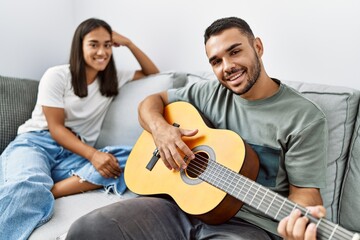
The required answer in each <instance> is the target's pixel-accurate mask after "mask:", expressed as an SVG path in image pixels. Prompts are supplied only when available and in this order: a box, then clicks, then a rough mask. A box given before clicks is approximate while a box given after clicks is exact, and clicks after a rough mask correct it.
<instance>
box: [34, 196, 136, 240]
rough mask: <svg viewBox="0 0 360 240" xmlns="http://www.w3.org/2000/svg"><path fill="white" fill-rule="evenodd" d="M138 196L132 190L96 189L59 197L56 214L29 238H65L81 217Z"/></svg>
mask: <svg viewBox="0 0 360 240" xmlns="http://www.w3.org/2000/svg"><path fill="white" fill-rule="evenodd" d="M133 197H136V195H135V194H134V193H132V192H131V191H126V192H125V194H123V195H122V196H117V195H114V194H108V193H105V192H104V191H103V190H95V191H90V192H86V193H81V194H76V195H71V196H67V197H62V198H58V199H56V201H55V206H54V215H53V217H52V218H51V220H50V221H49V222H47V223H46V224H44V225H42V226H40V227H39V228H37V229H35V231H34V232H33V233H32V234H31V235H30V238H29V240H48V239H59V240H60V239H65V236H66V233H67V231H68V230H69V228H70V225H71V224H72V223H73V222H75V220H76V219H78V218H79V217H81V216H83V215H85V214H87V213H89V212H91V211H93V210H95V209H97V208H100V207H103V206H106V205H109V204H112V203H115V202H118V201H121V200H124V199H127V198H133Z"/></svg>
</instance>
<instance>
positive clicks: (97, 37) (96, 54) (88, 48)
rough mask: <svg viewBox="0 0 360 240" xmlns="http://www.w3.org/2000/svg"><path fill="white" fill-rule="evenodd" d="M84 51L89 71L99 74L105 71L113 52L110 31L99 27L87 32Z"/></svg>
mask: <svg viewBox="0 0 360 240" xmlns="http://www.w3.org/2000/svg"><path fill="white" fill-rule="evenodd" d="M83 53H84V60H85V63H86V71H87V72H88V73H90V72H92V73H95V74H97V73H98V72H99V71H103V70H104V69H105V68H106V66H107V65H108V63H109V61H110V58H111V54H112V40H111V35H110V34H109V32H108V31H106V29H105V28H103V27H99V28H96V29H94V30H92V31H91V32H89V33H88V34H86V35H85V37H84V40H83ZM89 71H90V72H89Z"/></svg>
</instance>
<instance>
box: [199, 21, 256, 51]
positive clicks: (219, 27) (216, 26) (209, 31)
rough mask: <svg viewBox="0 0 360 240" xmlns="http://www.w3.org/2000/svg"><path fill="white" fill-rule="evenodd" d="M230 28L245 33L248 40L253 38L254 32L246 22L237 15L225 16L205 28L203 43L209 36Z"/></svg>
mask: <svg viewBox="0 0 360 240" xmlns="http://www.w3.org/2000/svg"><path fill="white" fill-rule="evenodd" d="M230 28H237V29H238V30H239V31H240V32H241V33H243V34H245V35H246V36H247V37H248V39H249V40H252V39H254V34H253V32H252V30H251V28H250V26H249V24H247V22H245V21H244V20H243V19H241V18H238V17H227V18H220V19H218V20H216V21H214V22H213V23H212V24H211V25H210V26H209V27H207V28H206V30H205V34H204V43H205V44H206V42H207V41H208V40H209V38H210V37H211V36H213V35H216V34H219V33H221V32H222V31H224V30H227V29H230Z"/></svg>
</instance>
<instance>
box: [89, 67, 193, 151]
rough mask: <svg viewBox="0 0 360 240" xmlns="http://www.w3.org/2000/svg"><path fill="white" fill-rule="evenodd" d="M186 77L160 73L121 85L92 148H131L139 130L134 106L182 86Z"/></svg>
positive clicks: (178, 74)
mask: <svg viewBox="0 0 360 240" xmlns="http://www.w3.org/2000/svg"><path fill="white" fill-rule="evenodd" d="M185 82H186V74H184V73H177V72H164V73H159V74H155V75H150V76H148V77H145V78H143V79H139V80H136V81H131V82H129V83H127V84H125V85H124V86H123V87H122V88H121V89H120V92H119V95H118V96H116V98H115V99H114V101H113V102H112V103H111V106H110V108H109V110H108V112H107V114H106V116H105V119H104V122H103V125H102V128H101V132H100V136H99V138H98V140H97V142H96V144H95V147H97V148H102V147H105V146H108V145H134V144H135V143H136V140H137V139H138V137H139V136H140V134H141V132H142V131H143V129H142V128H141V126H140V124H139V121H138V113H137V109H138V105H139V103H140V102H141V101H142V100H143V99H144V98H145V97H147V96H148V95H151V94H153V93H156V92H160V91H165V90H168V89H170V88H178V87H182V86H184V84H185Z"/></svg>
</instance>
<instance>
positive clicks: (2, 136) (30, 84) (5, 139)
mask: <svg viewBox="0 0 360 240" xmlns="http://www.w3.org/2000/svg"><path fill="white" fill-rule="evenodd" d="M38 85H39V81H35V80H29V79H22V78H14V77H5V76H1V75H0V154H1V153H2V152H3V150H4V149H5V148H6V146H7V145H8V144H9V143H10V141H12V140H13V139H14V138H15V136H16V134H17V129H18V127H19V126H20V125H21V124H23V123H24V122H25V121H26V120H28V119H29V118H30V117H31V113H32V110H33V109H34V106H35V103H36V97H37V92H38Z"/></svg>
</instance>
